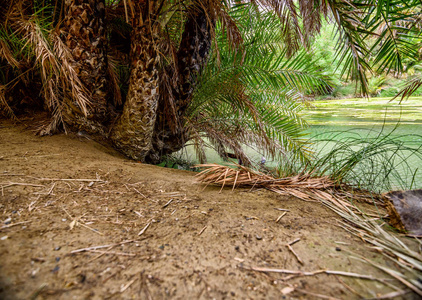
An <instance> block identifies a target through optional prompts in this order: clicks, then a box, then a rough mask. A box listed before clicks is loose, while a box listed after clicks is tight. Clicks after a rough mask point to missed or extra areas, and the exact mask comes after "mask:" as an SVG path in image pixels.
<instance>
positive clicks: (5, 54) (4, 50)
mask: <svg viewBox="0 0 422 300" xmlns="http://www.w3.org/2000/svg"><path fill="white" fill-rule="evenodd" d="M0 58H4V59H5V60H6V61H7V62H8V63H9V65H11V66H12V67H15V68H19V67H20V64H19V62H18V61H17V60H16V58H15V57H14V56H13V54H12V51H11V50H10V48H9V46H8V45H7V44H6V42H5V41H3V40H0Z"/></svg>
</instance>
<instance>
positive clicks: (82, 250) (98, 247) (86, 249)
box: [70, 240, 139, 254]
mask: <svg viewBox="0 0 422 300" xmlns="http://www.w3.org/2000/svg"><path fill="white" fill-rule="evenodd" d="M134 242H135V243H136V242H139V241H137V240H130V241H123V242H121V243H116V244H110V245H102V246H94V247H87V248H81V249H77V250H73V251H71V252H70V253H72V254H73V253H78V252H84V251H89V250H97V249H102V248H108V247H115V246H119V245H123V244H128V243H134Z"/></svg>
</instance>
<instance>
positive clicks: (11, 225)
mask: <svg viewBox="0 0 422 300" xmlns="http://www.w3.org/2000/svg"><path fill="white" fill-rule="evenodd" d="M30 222H32V221H24V222H17V223H13V224H9V225H4V226H2V227H1V228H0V230H2V229H6V228H10V227H13V226H16V225H20V224H26V223H30Z"/></svg>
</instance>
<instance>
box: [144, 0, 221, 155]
mask: <svg viewBox="0 0 422 300" xmlns="http://www.w3.org/2000/svg"><path fill="white" fill-rule="evenodd" d="M213 25H214V21H213V18H212V16H210V15H209V14H208V15H207V13H206V12H205V11H204V10H203V8H202V7H201V6H200V5H195V4H194V5H192V6H191V7H190V12H189V14H188V20H187V21H186V23H185V27H184V31H183V35H182V40H181V42H180V46H179V50H178V52H177V56H176V57H177V66H176V70H169V69H168V70H167V72H168V73H170V75H168V76H169V77H172V76H174V75H176V78H178V80H177V84H176V86H173V87H172V89H171V91H168V92H170V93H172V95H170V96H171V97H169V95H166V94H163V95H161V98H160V103H159V108H158V113H157V115H158V116H157V121H156V124H155V131H154V138H153V149H151V151H150V153H149V154H148V157H147V161H148V162H151V163H157V162H159V160H160V157H161V156H163V155H167V154H171V153H173V152H176V151H178V150H180V149H181V148H183V147H184V145H185V143H186V142H187V141H188V139H189V133H188V130H187V128H186V126H185V116H186V111H187V108H188V106H189V104H190V103H191V101H192V96H193V91H194V89H195V87H196V84H197V77H198V76H199V75H200V72H201V70H202V69H203V67H204V66H205V65H206V63H207V61H208V56H209V52H210V49H211V38H212V36H211V26H213Z"/></svg>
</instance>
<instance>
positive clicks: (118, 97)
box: [107, 55, 122, 105]
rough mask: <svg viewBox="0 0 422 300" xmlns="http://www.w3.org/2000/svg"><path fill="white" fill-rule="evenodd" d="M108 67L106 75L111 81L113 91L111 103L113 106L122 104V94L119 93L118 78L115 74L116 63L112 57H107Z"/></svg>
mask: <svg viewBox="0 0 422 300" xmlns="http://www.w3.org/2000/svg"><path fill="white" fill-rule="evenodd" d="M107 61H108V67H107V75H108V78H109V79H110V81H111V86H112V87H111V88H112V90H113V101H114V104H115V105H121V104H122V94H121V92H120V87H119V76H118V74H117V70H116V68H117V61H116V60H114V58H113V56H111V55H108V56H107Z"/></svg>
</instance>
